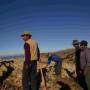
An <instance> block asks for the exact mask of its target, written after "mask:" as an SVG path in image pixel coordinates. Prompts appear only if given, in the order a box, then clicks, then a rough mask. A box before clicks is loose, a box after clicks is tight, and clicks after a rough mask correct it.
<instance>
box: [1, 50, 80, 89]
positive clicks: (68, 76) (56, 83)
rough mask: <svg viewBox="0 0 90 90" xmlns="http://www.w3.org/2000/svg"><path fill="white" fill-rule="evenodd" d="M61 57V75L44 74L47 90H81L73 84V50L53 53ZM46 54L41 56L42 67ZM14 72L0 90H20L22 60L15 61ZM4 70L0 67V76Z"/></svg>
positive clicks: (74, 75)
mask: <svg viewBox="0 0 90 90" xmlns="http://www.w3.org/2000/svg"><path fill="white" fill-rule="evenodd" d="M55 53H56V54H57V55H60V56H61V57H62V68H61V74H60V75H59V76H55V75H52V74H51V71H48V72H47V73H46V85H47V90H82V88H81V87H80V86H79V85H78V84H77V83H76V82H75V77H76V72H75V61H74V53H73V50H66V51H62V52H55ZM47 57H48V54H42V55H41V61H40V62H41V63H42V65H43V64H44V63H45V62H46V60H47ZM13 67H14V69H15V70H14V71H13V72H12V73H11V74H10V76H9V77H8V78H7V79H6V80H5V81H4V83H3V85H1V86H0V90H22V67H23V60H18V59H17V60H15V62H14V64H13ZM4 70H5V67H4V66H2V67H0V76H1V75H2V72H3V71H4ZM41 90H42V89H41Z"/></svg>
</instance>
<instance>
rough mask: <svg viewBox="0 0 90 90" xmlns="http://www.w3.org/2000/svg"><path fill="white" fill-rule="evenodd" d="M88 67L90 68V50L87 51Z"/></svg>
mask: <svg viewBox="0 0 90 90" xmlns="http://www.w3.org/2000/svg"><path fill="white" fill-rule="evenodd" d="M86 67H90V50H86Z"/></svg>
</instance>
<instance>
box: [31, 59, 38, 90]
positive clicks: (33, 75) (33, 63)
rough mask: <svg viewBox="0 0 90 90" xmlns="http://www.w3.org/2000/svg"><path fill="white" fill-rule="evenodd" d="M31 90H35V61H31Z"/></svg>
mask: <svg viewBox="0 0 90 90" xmlns="http://www.w3.org/2000/svg"><path fill="white" fill-rule="evenodd" d="M30 69H31V70H30V77H31V90H37V61H31V68H30Z"/></svg>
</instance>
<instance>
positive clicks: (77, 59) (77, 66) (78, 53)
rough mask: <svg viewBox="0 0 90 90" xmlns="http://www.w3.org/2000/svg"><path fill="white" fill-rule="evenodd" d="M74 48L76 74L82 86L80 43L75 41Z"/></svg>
mask: <svg viewBox="0 0 90 90" xmlns="http://www.w3.org/2000/svg"><path fill="white" fill-rule="evenodd" d="M72 44H73V47H74V48H75V62H76V74H77V82H78V84H80V80H79V79H80V78H79V77H80V48H79V41H78V40H73V43H72Z"/></svg>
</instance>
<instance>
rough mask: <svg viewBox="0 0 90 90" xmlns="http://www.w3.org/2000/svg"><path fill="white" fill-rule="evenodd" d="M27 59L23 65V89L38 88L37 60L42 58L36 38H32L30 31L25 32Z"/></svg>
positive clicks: (23, 36)
mask: <svg viewBox="0 0 90 90" xmlns="http://www.w3.org/2000/svg"><path fill="white" fill-rule="evenodd" d="M21 36H22V39H23V40H24V42H25V44H24V50H25V61H24V66H23V78H22V84H23V90H37V61H38V60H39V58H40V51H39V47H38V44H37V42H36V41H35V40H32V39H31V36H32V35H31V34H30V33H29V32H24V33H23V35H21Z"/></svg>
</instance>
